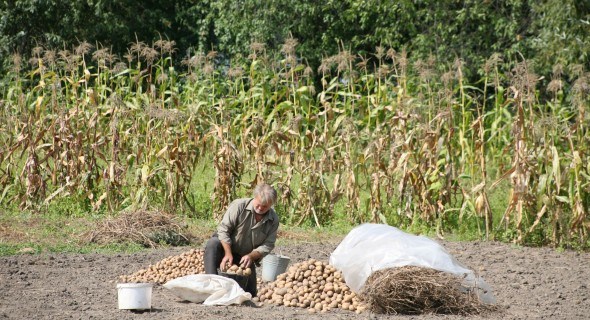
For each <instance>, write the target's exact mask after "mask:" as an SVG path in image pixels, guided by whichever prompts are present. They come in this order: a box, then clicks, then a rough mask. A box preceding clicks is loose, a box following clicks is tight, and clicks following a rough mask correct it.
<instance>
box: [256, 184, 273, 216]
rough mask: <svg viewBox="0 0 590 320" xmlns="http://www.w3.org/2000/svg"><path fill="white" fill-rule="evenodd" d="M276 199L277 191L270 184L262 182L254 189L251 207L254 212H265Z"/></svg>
mask: <svg viewBox="0 0 590 320" xmlns="http://www.w3.org/2000/svg"><path fill="white" fill-rule="evenodd" d="M276 201H277V191H276V190H275V189H274V188H273V187H272V186H270V185H268V184H266V183H262V184H259V185H257V186H256V188H255V189H254V200H252V207H253V208H254V212H256V214H266V213H267V212H268V210H269V209H270V208H271V207H272V206H273V205H274V204H275V203H276Z"/></svg>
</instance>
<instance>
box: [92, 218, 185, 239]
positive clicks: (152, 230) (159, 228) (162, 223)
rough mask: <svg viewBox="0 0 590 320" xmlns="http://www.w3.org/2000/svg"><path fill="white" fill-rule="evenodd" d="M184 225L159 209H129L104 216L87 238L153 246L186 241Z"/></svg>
mask: <svg viewBox="0 0 590 320" xmlns="http://www.w3.org/2000/svg"><path fill="white" fill-rule="evenodd" d="M183 229H184V228H183V227H182V226H181V225H179V224H178V223H176V218H175V217H174V216H173V215H171V214H168V213H164V212H160V211H129V212H123V213H121V214H120V215H118V216H117V217H114V218H107V219H106V220H105V221H104V222H102V223H101V224H100V225H98V226H97V227H96V229H95V230H93V231H91V232H90V233H89V234H88V235H87V239H88V242H92V243H100V244H105V243H111V242H135V243H139V244H141V245H143V246H145V247H151V248H154V247H156V246H157V245H158V244H159V243H166V244H171V245H187V244H189V243H190V240H189V237H188V236H187V235H185V234H183V232H182V231H183Z"/></svg>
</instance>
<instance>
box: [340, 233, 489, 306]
mask: <svg viewBox="0 0 590 320" xmlns="http://www.w3.org/2000/svg"><path fill="white" fill-rule="evenodd" d="M330 264H331V265H333V266H334V267H335V268H337V269H338V270H340V271H341V272H342V275H343V276H344V280H345V281H346V284H347V285H348V286H349V287H350V288H351V289H352V290H353V291H355V292H359V291H360V290H361V289H362V287H363V285H364V284H365V281H366V280H367V278H368V277H369V276H370V275H371V273H373V272H374V271H377V270H381V269H386V268H394V267H402V266H417V267H425V268H432V269H435V270H439V271H443V272H448V273H452V274H455V275H458V276H461V277H463V282H462V285H463V286H464V287H466V288H476V289H477V294H478V296H479V298H480V300H481V301H482V302H484V303H495V298H494V295H493V293H492V289H491V287H490V286H489V285H488V284H487V283H486V282H485V281H484V280H483V279H482V278H481V277H477V276H476V275H475V273H474V272H473V271H472V270H470V269H468V268H466V267H464V266H463V265H461V264H460V263H459V262H458V261H457V260H456V259H455V258H454V257H452V256H451V255H450V254H449V253H448V252H447V251H446V250H445V249H444V248H443V247H442V246H441V245H440V244H438V243H437V242H436V241H434V240H431V239H429V238H426V237H423V236H415V235H412V234H408V233H405V232H403V231H401V230H399V229H397V228H395V227H391V226H388V225H384V224H362V225H360V226H358V227H356V228H354V229H352V230H351V231H350V232H349V233H348V235H347V236H346V237H345V238H344V239H343V240H342V242H341V243H340V244H339V245H338V247H337V248H336V250H334V252H332V254H331V255H330Z"/></svg>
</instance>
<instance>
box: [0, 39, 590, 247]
mask: <svg viewBox="0 0 590 320" xmlns="http://www.w3.org/2000/svg"><path fill="white" fill-rule="evenodd" d="M297 44H298V43H297V40H296V39H288V41H286V43H285V44H284V45H283V47H282V50H281V52H280V53H279V52H277V53H270V52H268V51H267V50H266V49H265V47H264V45H263V44H260V43H252V44H251V54H250V56H248V57H247V58H239V57H237V58H235V59H227V58H226V57H220V56H218V54H217V53H216V52H209V53H206V54H205V53H195V54H194V55H189V56H188V57H187V58H185V59H184V60H183V61H182V63H178V65H176V63H175V60H174V59H173V57H174V55H175V54H176V53H175V48H174V42H173V41H166V40H160V41H156V42H155V43H153V44H151V45H147V44H145V43H142V42H138V43H135V44H133V45H131V46H130V48H129V49H128V54H127V55H125V56H124V57H118V56H115V55H113V54H112V53H111V52H110V50H109V49H108V48H98V47H97V48H95V47H93V46H91V45H89V44H88V43H85V42H83V43H81V44H80V45H79V46H77V47H74V48H71V49H64V50H60V51H54V50H51V49H47V48H42V47H38V48H35V49H34V50H33V52H32V58H31V59H29V60H28V61H23V59H22V58H21V57H20V56H19V55H16V54H15V55H14V56H13V59H12V60H13V64H12V71H11V72H10V73H9V74H7V75H6V76H5V78H4V79H3V82H2V84H1V87H0V90H1V96H0V99H1V100H0V204H1V205H2V206H6V205H8V204H12V205H18V206H19V208H21V209H34V210H39V209H42V208H43V207H44V206H47V205H49V204H51V203H52V202H54V201H57V200H58V199H62V198H71V199H74V200H75V201H78V202H81V203H85V204H86V206H87V208H88V211H89V212H91V211H109V212H117V211H120V210H123V209H125V208H146V207H149V206H161V207H164V208H166V209H169V210H172V211H175V212H181V211H188V212H191V211H194V210H197V209H196V207H195V203H194V199H193V197H191V192H193V191H194V190H193V189H194V188H193V187H192V186H193V183H194V182H195V181H199V179H203V176H202V174H201V171H199V169H198V168H200V167H203V166H205V167H208V168H211V170H212V171H213V170H214V172H215V175H214V181H211V185H212V189H213V191H212V192H211V194H210V195H207V196H209V197H210V198H211V204H210V208H209V209H210V210H209V211H208V213H207V214H208V216H209V218H213V219H218V218H219V217H220V215H221V214H222V213H223V211H224V209H225V207H226V206H227V204H228V203H229V202H230V201H231V200H232V199H233V198H234V197H236V196H237V195H241V194H244V193H249V192H250V190H251V189H252V187H253V186H254V185H256V184H257V183H258V182H262V181H264V182H267V183H271V184H273V185H274V186H275V187H276V188H277V190H278V191H279V194H280V200H279V202H280V203H279V204H278V206H279V207H280V208H281V210H280V212H279V213H280V214H281V215H282V216H283V217H284V218H285V219H286V220H287V221H289V223H293V224H312V225H316V226H322V225H325V224H328V223H330V222H331V221H333V220H334V219H336V218H337V217H340V218H342V217H344V218H345V219H347V220H348V221H349V222H350V223H351V224H357V223H361V222H385V223H390V224H395V225H406V226H407V225H411V224H425V225H428V226H431V227H433V228H436V230H437V232H438V233H439V234H440V235H441V236H442V235H443V233H444V232H445V230H449V229H453V228H457V227H458V226H461V225H468V226H470V228H474V229H476V232H478V233H479V235H480V236H481V237H485V238H497V237H503V238H505V239H507V240H511V241H514V242H516V243H529V242H531V241H537V242H541V243H543V244H553V245H560V244H563V243H572V242H576V243H581V244H585V243H587V241H588V239H589V237H588V232H589V231H590V219H589V216H588V215H589V212H588V210H589V208H590V182H589V181H590V179H589V178H590V153H589V150H588V146H589V145H590V131H589V130H588V125H589V124H590V123H589V121H588V119H589V115H588V114H587V113H586V109H587V107H588V105H589V98H588V93H589V91H590V87H589V85H590V73H588V72H587V71H586V70H584V68H583V66H580V65H573V66H560V65H556V66H555V68H554V70H553V76H552V78H551V79H542V78H541V77H539V76H537V75H535V74H534V72H533V69H532V67H531V66H530V65H529V64H528V63H527V61H526V60H524V59H519V60H518V62H517V63H515V64H514V66H513V67H512V68H511V69H510V70H503V69H502V66H504V65H506V64H505V63H503V60H502V59H503V58H502V57H501V56H499V55H494V56H492V57H490V59H489V60H488V61H487V62H486V64H485V65H484V66H482V67H481V80H480V81H479V82H478V83H476V84H469V83H466V80H465V78H466V77H464V75H463V62H462V61H460V60H457V61H456V63H455V64H454V65H452V66H446V67H441V66H439V65H438V64H437V62H436V61H434V60H433V59H430V60H418V61H413V62H410V59H409V57H408V53H407V52H405V51H402V52H396V51H394V50H393V49H387V48H383V47H378V48H376V49H375V52H374V53H372V54H371V56H370V57H368V56H363V55H354V54H352V53H351V52H348V51H346V50H341V52H340V53H339V54H337V55H335V56H330V57H326V58H325V59H324V60H323V61H322V64H321V66H320V67H319V68H317V70H314V69H312V68H310V67H309V66H307V65H306V64H305V59H304V57H299V56H297V54H296V51H297V50H296V47H297ZM314 79H316V80H315V82H314ZM318 79H319V81H318ZM541 92H542V93H544V96H543V97H542V99H541V97H540V96H541ZM494 192H496V193H498V192H499V193H502V192H504V193H502V198H503V199H505V200H504V201H505V203H506V205H504V208H503V209H502V210H500V211H499V210H497V209H496V210H493V208H492V205H491V204H490V200H489V199H490V194H491V193H494ZM39 211H40V212H42V210H39Z"/></svg>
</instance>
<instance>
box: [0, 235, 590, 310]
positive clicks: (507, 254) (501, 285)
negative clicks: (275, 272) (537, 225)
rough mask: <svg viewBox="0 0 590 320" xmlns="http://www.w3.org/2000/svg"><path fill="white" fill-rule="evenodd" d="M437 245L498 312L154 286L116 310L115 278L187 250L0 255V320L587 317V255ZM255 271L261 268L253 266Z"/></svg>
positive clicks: (310, 249)
mask: <svg viewBox="0 0 590 320" xmlns="http://www.w3.org/2000/svg"><path fill="white" fill-rule="evenodd" d="M339 240H340V239H335V240H333V241H324V242H299V243H294V244H290V245H284V246H277V248H276V249H275V251H279V250H280V252H281V253H282V254H283V255H287V256H290V257H291V263H296V262H300V261H304V260H307V259H310V258H314V259H318V260H322V261H326V262H327V261H328V259H329V256H330V253H331V252H332V251H333V250H334V249H335V248H336V246H337V245H338V242H339ZM441 244H442V245H443V246H444V247H445V248H446V249H447V250H448V251H449V253H450V254H451V255H453V256H454V257H455V258H457V259H458V260H459V261H460V262H461V263H463V264H464V265H466V266H468V267H470V268H471V269H473V270H475V271H476V272H478V273H479V274H480V275H482V276H483V277H484V279H485V280H486V282H487V283H488V284H489V285H491V286H492V288H493V290H494V294H495V296H496V299H497V306H498V311H494V312H491V313H487V314H484V315H478V316H457V315H417V316H406V315H380V314H373V313H370V312H364V313H361V314H356V313H353V312H349V311H343V310H339V309H336V310H332V311H330V312H328V313H322V314H312V313H309V312H308V311H307V310H306V309H302V308H293V307H284V306H274V305H263V306H260V307H256V306H247V305H233V306H214V307H211V306H204V305H202V304H196V303H189V302H183V301H180V300H179V299H178V298H177V297H176V296H174V295H173V294H172V293H171V292H169V291H168V290H166V289H164V288H163V287H162V286H160V285H156V286H154V289H153V295H152V309H151V310H149V311H143V312H133V311H129V310H119V309H118V308H117V289H116V283H117V278H118V276H119V275H126V274H131V273H133V272H135V271H137V270H139V269H141V268H145V267H147V266H149V265H151V264H155V263H157V262H158V261H160V260H162V259H164V258H166V257H168V256H171V255H178V254H181V253H183V252H185V251H187V250H190V249H192V248H190V247H176V248H166V249H154V250H149V251H144V252H141V253H134V254H112V255H104V254H35V255H31V254H22V255H16V256H8V257H2V258H0V319H264V320H270V319H465V318H469V319H588V318H590V253H587V252H584V253H579V252H572V251H565V252H557V251H556V250H554V249H551V248H528V247H516V246H511V245H509V244H502V243H496V242H447V241H443V242H441ZM259 272H260V271H259Z"/></svg>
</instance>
